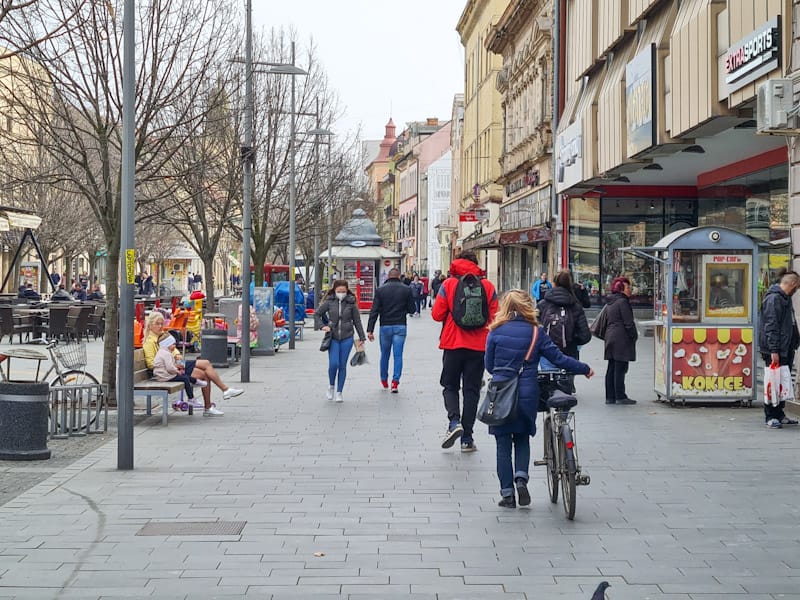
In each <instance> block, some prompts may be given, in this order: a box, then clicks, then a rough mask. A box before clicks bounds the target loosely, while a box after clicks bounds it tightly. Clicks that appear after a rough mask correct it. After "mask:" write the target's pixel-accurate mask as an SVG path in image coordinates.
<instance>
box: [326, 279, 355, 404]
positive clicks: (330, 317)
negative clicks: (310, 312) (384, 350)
mask: <svg viewBox="0 0 800 600" xmlns="http://www.w3.org/2000/svg"><path fill="white" fill-rule="evenodd" d="M316 314H317V316H318V317H319V318H320V320H321V321H322V325H323V327H322V331H326V332H327V331H330V332H331V346H330V348H329V349H328V382H329V384H330V385H329V387H328V392H327V398H328V400H334V387H335V388H336V391H335V394H336V395H335V400H336V402H342V401H343V398H342V390H343V389H344V380H345V378H346V377H347V359H348V358H349V356H350V351H351V350H352V349H353V342H354V339H353V338H354V335H355V333H356V332H358V339H359V340H360V341H361V343H362V344H363V343H364V340H365V339H366V336H365V335H364V327H363V326H362V325H361V314H360V313H359V312H358V303H357V302H356V297H355V296H354V295H353V292H351V291H350V288H349V287H348V285H347V282H346V281H345V280H344V279H337V280H335V281H334V282H333V287H331V289H330V290H328V293H327V294H326V295H325V297H324V298H323V299H322V302H320V305H319V308H317V312H316Z"/></svg>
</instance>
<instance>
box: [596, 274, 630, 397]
mask: <svg viewBox="0 0 800 600" xmlns="http://www.w3.org/2000/svg"><path fill="white" fill-rule="evenodd" d="M630 296H631V281H630V279H628V278H627V277H616V278H615V279H614V280H613V281H612V282H611V294H610V295H609V297H608V300H607V304H608V306H607V307H606V312H607V314H608V326H607V329H606V337H605V354H604V358H605V359H606V360H607V361H608V369H607V370H606V404H636V400H632V399H631V398H629V397H628V395H627V394H626V393H625V375H626V374H627V373H628V365H629V363H631V362H634V361H635V360H636V340H637V339H638V337H639V333H638V331H636V323H635V322H634V320H633V309H632V308H631V301H630Z"/></svg>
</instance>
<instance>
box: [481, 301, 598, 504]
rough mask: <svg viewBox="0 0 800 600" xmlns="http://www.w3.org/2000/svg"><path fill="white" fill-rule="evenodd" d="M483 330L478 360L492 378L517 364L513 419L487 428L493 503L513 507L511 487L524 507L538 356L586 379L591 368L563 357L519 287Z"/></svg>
mask: <svg viewBox="0 0 800 600" xmlns="http://www.w3.org/2000/svg"><path fill="white" fill-rule="evenodd" d="M489 330H490V332H489V337H488V338H487V340H486V355H485V359H484V360H485V366H486V370H487V371H488V372H489V373H490V374H492V377H493V379H494V380H495V381H498V382H499V381H504V380H506V379H508V378H510V377H512V376H513V374H514V373H515V372H519V370H520V367H521V368H522V372H521V374H520V375H519V388H518V390H519V403H518V405H517V414H516V418H515V419H514V420H513V421H511V422H510V423H507V424H506V425H500V426H496V427H489V433H490V434H492V435H493V436H494V437H495V442H496V443H497V478H498V479H499V480H500V495H501V496H502V498H501V500H500V502H499V503H498V506H501V507H503V508H516V506H517V502H516V499H515V496H514V491H515V489H516V493H517V496H518V497H519V504H520V506H527V505H528V504H530V503H531V496H530V493H529V492H528V469H529V467H530V458H531V446H530V438H531V436H533V435H535V434H536V412H537V410H538V407H539V382H538V380H537V377H538V371H539V359H540V358H542V357H544V358H546V359H547V360H548V361H550V362H551V363H553V364H554V365H556V366H558V367H560V368H562V369H565V370H566V371H571V372H574V373H579V374H581V375H586V377H587V379H588V378H590V377H592V375H594V371H593V370H592V368H591V367H590V366H589V365H587V364H586V363H582V362H580V361H577V360H575V359H574V358H570V357H569V356H566V355H564V354H563V353H562V352H561V351H560V350H559V349H558V346H556V345H555V344H554V343H553V342H552V341H551V340H550V338H549V337H547V334H546V333H545V332H544V330H543V329H542V328H541V327H540V326H539V321H538V319H537V317H536V308H535V307H534V304H533V298H532V297H531V295H530V294H528V293H527V292H524V291H522V290H510V291H508V292H506V293H505V294H503V296H502V298H501V299H500V308H499V310H498V311H497V316H496V317H495V320H494V321H493V322H492V323H491V324H490V325H489ZM495 371H496V373H495ZM512 448H513V452H514V461H513V465H512V459H511V453H512Z"/></svg>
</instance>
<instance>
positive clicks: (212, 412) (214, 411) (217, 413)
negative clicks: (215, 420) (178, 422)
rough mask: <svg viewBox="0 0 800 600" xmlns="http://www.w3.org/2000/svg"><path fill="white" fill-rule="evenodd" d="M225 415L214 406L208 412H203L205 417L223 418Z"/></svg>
mask: <svg viewBox="0 0 800 600" xmlns="http://www.w3.org/2000/svg"><path fill="white" fill-rule="evenodd" d="M224 414H225V413H224V412H222V411H221V410H220V409H218V408H217V407H216V406H212V407H211V408H209V409H208V410H204V411H203V416H204V417H221V416H222V415H224Z"/></svg>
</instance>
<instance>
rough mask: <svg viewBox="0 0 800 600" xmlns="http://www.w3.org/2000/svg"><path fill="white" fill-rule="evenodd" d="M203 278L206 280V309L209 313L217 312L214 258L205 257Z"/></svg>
mask: <svg viewBox="0 0 800 600" xmlns="http://www.w3.org/2000/svg"><path fill="white" fill-rule="evenodd" d="M203 272H204V275H203V277H204V278H205V280H206V307H208V308H207V309H208V311H209V312H216V310H217V298H216V295H217V294H216V291H215V289H214V288H215V287H216V286H215V282H214V257H213V256H211V257H203Z"/></svg>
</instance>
